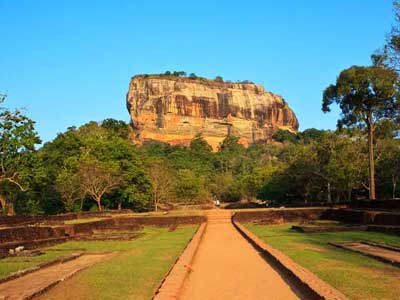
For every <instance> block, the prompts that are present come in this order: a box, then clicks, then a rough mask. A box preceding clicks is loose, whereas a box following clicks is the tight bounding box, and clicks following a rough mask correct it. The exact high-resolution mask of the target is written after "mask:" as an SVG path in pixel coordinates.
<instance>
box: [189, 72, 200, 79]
mask: <svg viewBox="0 0 400 300" xmlns="http://www.w3.org/2000/svg"><path fill="white" fill-rule="evenodd" d="M189 78H190V79H197V78H198V77H197V75H196V74H194V73H190V75H189Z"/></svg>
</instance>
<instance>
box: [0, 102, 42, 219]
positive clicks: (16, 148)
mask: <svg viewBox="0 0 400 300" xmlns="http://www.w3.org/2000/svg"><path fill="white" fill-rule="evenodd" d="M4 100H5V96H4V95H3V96H1V97H0V104H1V103H3V102H4ZM34 124H35V122H34V121H32V120H31V119H29V118H28V117H26V116H25V115H23V114H22V113H21V111H19V110H15V111H11V110H9V109H7V108H5V107H0V204H1V206H2V208H3V211H4V212H8V214H14V208H13V202H12V201H10V200H11V199H12V197H6V194H7V193H6V192H7V190H9V189H10V186H14V187H17V188H18V189H19V190H20V191H22V192H24V191H26V190H27V189H28V186H27V185H26V178H27V177H29V176H30V175H29V170H27V168H26V166H27V165H28V164H29V160H30V159H31V154H32V153H33V152H35V145H36V144H39V143H40V142H41V141H40V139H39V137H38V136H37V133H36V131H35V128H34Z"/></svg>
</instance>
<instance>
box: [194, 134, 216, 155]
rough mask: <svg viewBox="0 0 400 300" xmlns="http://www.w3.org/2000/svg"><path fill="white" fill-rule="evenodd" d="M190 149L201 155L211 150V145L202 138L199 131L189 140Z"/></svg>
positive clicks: (207, 153)
mask: <svg viewBox="0 0 400 300" xmlns="http://www.w3.org/2000/svg"><path fill="white" fill-rule="evenodd" d="M190 150H192V151H193V152H195V153H196V154H200V155H202V156H204V155H205V156H207V155H209V154H210V153H211V152H212V147H211V146H210V144H209V143H207V141H206V140H205V139H204V138H203V136H202V134H201V133H198V134H196V136H195V137H194V138H193V139H192V140H191V141H190Z"/></svg>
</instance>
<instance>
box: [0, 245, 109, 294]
mask: <svg viewBox="0 0 400 300" xmlns="http://www.w3.org/2000/svg"><path fill="white" fill-rule="evenodd" d="M111 255H112V254H110V253H106V254H87V255H83V256H81V257H79V258H77V259H74V260H72V261H68V262H65V263H60V264H56V265H54V266H51V267H48V268H44V269H42V270H39V271H36V272H33V273H30V274H28V275H25V276H22V277H20V278H17V279H14V280H11V281H8V282H5V283H3V284H1V285H0V299H7V300H23V299H27V298H30V297H31V296H33V295H36V294H37V293H39V292H40V291H42V290H43V289H45V288H48V287H50V286H52V285H54V284H56V283H58V282H59V281H62V280H64V279H66V278H68V277H70V276H71V275H73V274H74V273H76V272H78V271H80V270H82V269H85V268H87V267H89V266H91V265H93V264H95V263H98V262H100V261H102V260H104V259H105V258H106V257H107V256H111Z"/></svg>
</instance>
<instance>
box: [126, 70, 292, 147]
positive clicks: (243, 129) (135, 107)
mask: <svg viewBox="0 0 400 300" xmlns="http://www.w3.org/2000/svg"><path fill="white" fill-rule="evenodd" d="M127 107H128V110H129V113H130V116H131V121H132V126H133V128H134V129H135V133H136V136H135V139H136V140H137V141H139V142H144V141H150V140H154V141H161V142H166V143H170V144H183V145H187V144H188V143H189V142H190V140H191V139H192V138H193V137H194V136H195V135H196V134H197V133H202V136H203V137H204V138H205V139H206V140H207V142H208V143H209V144H210V145H211V146H212V147H213V148H214V150H216V149H217V148H218V145H219V143H220V142H221V141H222V140H223V139H224V138H225V137H226V136H227V135H228V134H233V135H236V136H238V137H240V142H241V143H242V144H244V145H246V146H248V145H249V144H251V143H260V142H267V141H268V140H270V139H271V136H272V135H273V133H274V132H275V131H276V130H278V129H279V128H282V129H287V130H290V131H297V129H298V125H299V124H298V121H297V118H296V116H295V114H294V113H293V111H292V110H291V109H290V108H289V106H288V105H287V103H286V102H285V101H284V100H283V99H282V97H281V96H278V95H275V94H273V93H270V92H266V91H265V90H264V87H263V86H260V85H256V84H253V83H228V82H217V81H212V80H205V79H190V78H180V77H174V76H165V75H164V76H157V75H137V76H135V77H133V78H132V80H131V82H130V85H129V91H128V94H127Z"/></svg>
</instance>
